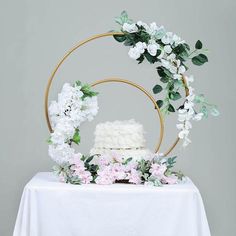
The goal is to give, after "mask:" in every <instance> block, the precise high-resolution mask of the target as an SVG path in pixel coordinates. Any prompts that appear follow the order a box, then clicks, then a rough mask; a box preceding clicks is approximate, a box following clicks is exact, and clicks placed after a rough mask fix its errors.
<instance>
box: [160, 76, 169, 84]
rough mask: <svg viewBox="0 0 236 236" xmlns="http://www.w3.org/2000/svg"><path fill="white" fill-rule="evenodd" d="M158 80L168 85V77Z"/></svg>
mask: <svg viewBox="0 0 236 236" xmlns="http://www.w3.org/2000/svg"><path fill="white" fill-rule="evenodd" d="M160 80H161V82H162V83H168V81H169V79H168V77H162V78H160Z"/></svg>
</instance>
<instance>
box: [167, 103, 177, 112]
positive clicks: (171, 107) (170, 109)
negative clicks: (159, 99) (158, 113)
mask: <svg viewBox="0 0 236 236" xmlns="http://www.w3.org/2000/svg"><path fill="white" fill-rule="evenodd" d="M168 111H169V112H175V108H174V107H173V106H172V105H171V104H169V106H168Z"/></svg>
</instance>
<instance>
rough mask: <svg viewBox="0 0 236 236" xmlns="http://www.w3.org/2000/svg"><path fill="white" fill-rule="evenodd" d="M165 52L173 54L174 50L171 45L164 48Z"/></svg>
mask: <svg viewBox="0 0 236 236" xmlns="http://www.w3.org/2000/svg"><path fill="white" fill-rule="evenodd" d="M164 51H165V52H166V53H168V54H169V53H171V51H172V48H171V46H170V45H166V46H164Z"/></svg>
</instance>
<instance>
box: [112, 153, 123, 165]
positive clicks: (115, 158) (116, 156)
mask: <svg viewBox="0 0 236 236" xmlns="http://www.w3.org/2000/svg"><path fill="white" fill-rule="evenodd" d="M111 158H112V160H113V161H115V162H119V163H121V162H122V161H123V158H122V156H121V155H119V154H118V153H117V152H111Z"/></svg>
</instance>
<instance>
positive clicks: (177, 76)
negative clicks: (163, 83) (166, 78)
mask: <svg viewBox="0 0 236 236" xmlns="http://www.w3.org/2000/svg"><path fill="white" fill-rule="evenodd" d="M173 78H174V79H177V80H181V79H182V75H179V74H174V75H173Z"/></svg>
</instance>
